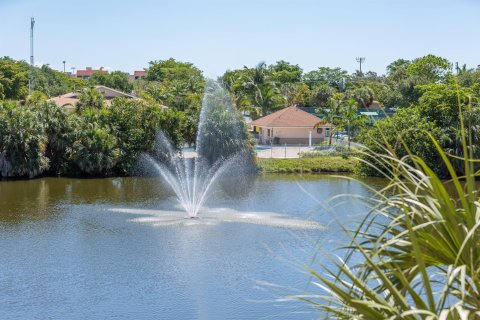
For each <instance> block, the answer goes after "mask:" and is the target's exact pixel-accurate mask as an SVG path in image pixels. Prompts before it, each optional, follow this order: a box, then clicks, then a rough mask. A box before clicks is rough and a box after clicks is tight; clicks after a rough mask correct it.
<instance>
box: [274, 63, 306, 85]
mask: <svg viewBox="0 0 480 320" xmlns="http://www.w3.org/2000/svg"><path fill="white" fill-rule="evenodd" d="M268 71H269V73H270V79H271V80H272V81H274V82H276V83H281V84H293V83H298V82H300V81H302V74H303V70H302V68H300V66H299V65H298V64H296V65H293V64H290V63H289V62H287V61H284V60H280V61H277V62H276V63H275V64H272V65H270V66H269V67H268Z"/></svg>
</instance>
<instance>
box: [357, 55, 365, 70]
mask: <svg viewBox="0 0 480 320" xmlns="http://www.w3.org/2000/svg"><path fill="white" fill-rule="evenodd" d="M355 60H357V62H358V63H359V64H360V74H362V63H364V62H365V57H356V58H355Z"/></svg>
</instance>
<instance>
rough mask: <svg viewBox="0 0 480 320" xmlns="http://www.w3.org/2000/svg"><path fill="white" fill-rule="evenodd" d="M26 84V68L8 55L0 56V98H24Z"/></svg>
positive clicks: (26, 91)
mask: <svg viewBox="0 0 480 320" xmlns="http://www.w3.org/2000/svg"><path fill="white" fill-rule="evenodd" d="M27 85H28V68H25V66H24V65H22V64H21V63H19V62H16V61H14V60H12V59H10V58H8V57H4V58H0V100H1V99H8V100H19V99H24V98H25V97H26V96H27V94H28V87H27Z"/></svg>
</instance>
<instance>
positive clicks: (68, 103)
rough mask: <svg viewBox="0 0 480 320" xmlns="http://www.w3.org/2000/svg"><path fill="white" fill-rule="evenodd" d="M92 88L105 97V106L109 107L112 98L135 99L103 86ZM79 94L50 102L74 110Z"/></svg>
mask: <svg viewBox="0 0 480 320" xmlns="http://www.w3.org/2000/svg"><path fill="white" fill-rule="evenodd" d="M94 88H95V89H96V90H98V91H99V92H100V93H101V94H103V96H104V97H105V104H106V105H110V103H111V100H112V99H113V98H127V99H135V98H136V97H135V96H133V95H131V94H128V93H125V92H121V91H118V90H115V89H112V88H109V87H105V86H95V87H94ZM80 94H81V93H80V92H70V93H66V94H64V95H61V96H58V97H54V98H52V99H50V100H51V101H53V102H55V104H56V105H57V106H58V107H63V108H65V109H75V107H76V105H77V102H78V101H79V100H80V98H79V96H80Z"/></svg>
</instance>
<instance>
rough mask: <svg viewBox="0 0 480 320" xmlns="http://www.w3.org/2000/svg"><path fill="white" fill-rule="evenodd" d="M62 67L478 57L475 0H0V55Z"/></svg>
mask: <svg viewBox="0 0 480 320" xmlns="http://www.w3.org/2000/svg"><path fill="white" fill-rule="evenodd" d="M31 16H34V17H35V20H36V24H35V41H34V46H35V53H34V54H35V63H36V64H37V65H41V64H50V66H51V67H52V68H55V69H58V70H62V69H63V64H62V61H63V60H65V61H66V69H67V71H70V69H71V68H72V67H75V68H76V69H84V68H85V67H86V66H91V67H94V68H98V67H100V66H103V67H105V68H108V69H110V70H122V71H126V72H130V73H131V72H133V70H142V69H143V68H145V67H148V62H149V61H152V60H164V59H168V58H170V57H173V58H175V59H177V60H181V61H188V62H192V63H194V64H195V65H196V66H197V67H198V68H200V69H201V70H203V72H204V74H205V75H206V76H208V77H216V76H219V75H221V74H223V72H224V71H225V70H227V69H230V70H231V69H237V68H241V67H243V66H249V67H251V66H254V65H256V64H258V63H259V62H261V61H265V62H267V63H269V64H271V63H274V62H275V61H278V60H286V61H288V62H290V63H293V64H298V65H300V66H301V67H302V68H303V69H304V70H305V71H310V70H314V69H316V68H318V67H320V66H327V67H341V68H343V69H345V70H348V71H349V72H354V71H355V70H356V69H358V64H357V62H356V61H355V58H356V57H359V56H361V57H365V63H364V65H363V67H362V69H363V70H364V71H365V70H371V71H375V72H377V73H379V74H383V73H385V68H386V66H387V65H388V64H389V63H390V62H392V61H394V60H396V59H398V58H405V59H414V58H416V57H421V56H424V55H427V54H435V55H439V56H442V57H445V58H447V59H449V60H450V61H451V62H459V63H461V64H464V63H466V64H467V66H469V67H476V66H477V65H480V41H478V40H479V36H480V23H479V22H478V17H479V16H480V0H449V1H447V0H363V1H358V0H328V1H327V0H316V1H315V0H288V1H287V0H223V1H221V0H170V1H164V0H157V1H154V0H128V1H127V0H115V1H114V0H0V56H10V57H11V58H14V59H18V60H26V61H28V60H29V56H30V54H29V50H30V49H29V32H30V30H29V28H30V17H31Z"/></svg>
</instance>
